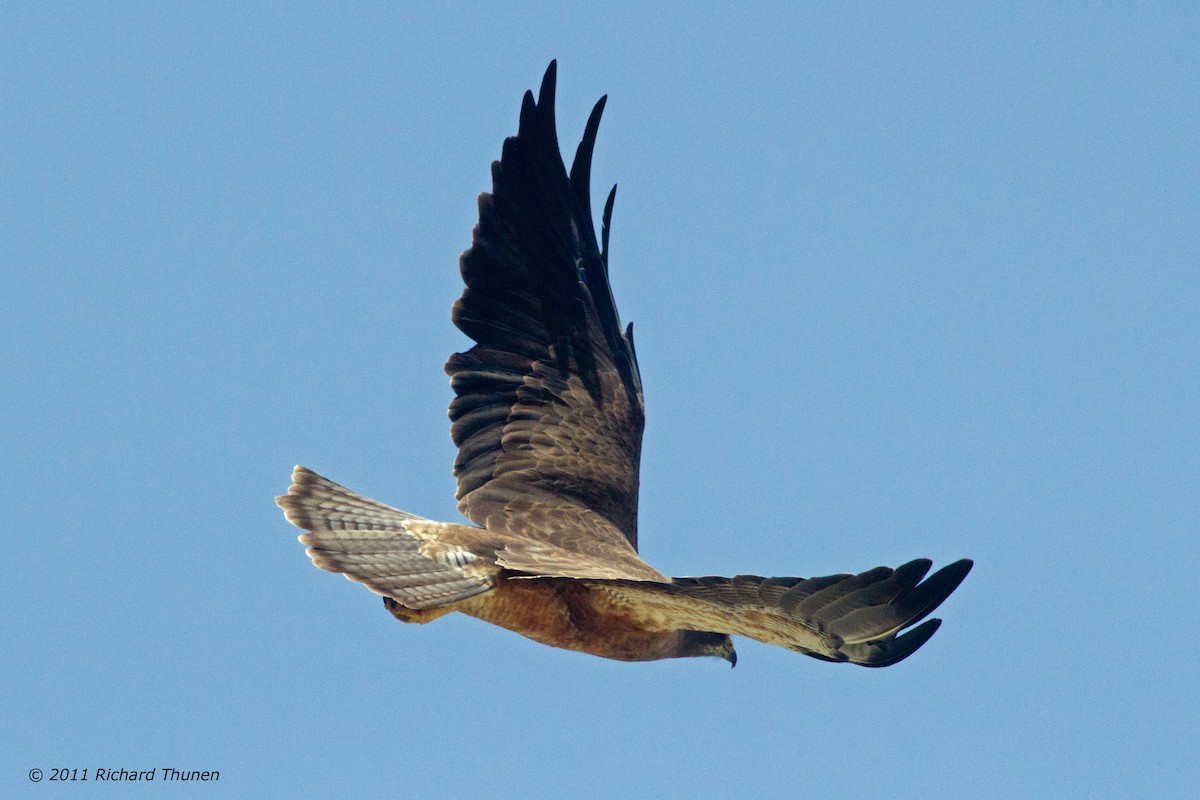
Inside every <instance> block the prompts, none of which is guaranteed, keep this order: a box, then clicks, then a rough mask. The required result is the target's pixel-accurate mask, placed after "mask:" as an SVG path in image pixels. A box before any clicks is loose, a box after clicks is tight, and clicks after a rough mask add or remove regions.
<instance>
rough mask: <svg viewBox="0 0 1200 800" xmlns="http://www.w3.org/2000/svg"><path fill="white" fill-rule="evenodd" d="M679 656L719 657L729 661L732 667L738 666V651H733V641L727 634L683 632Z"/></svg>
mask: <svg viewBox="0 0 1200 800" xmlns="http://www.w3.org/2000/svg"><path fill="white" fill-rule="evenodd" d="M679 656H680V657H687V656H718V657H719V658H723V659H725V660H726V661H728V662H729V665H730V666H732V667H736V666H737V651H736V650H734V649H733V639H731V638H729V634H727V633H713V632H711V631H683V640H682V641H681V642H680V646H679Z"/></svg>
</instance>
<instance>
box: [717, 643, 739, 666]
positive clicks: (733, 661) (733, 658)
mask: <svg viewBox="0 0 1200 800" xmlns="http://www.w3.org/2000/svg"><path fill="white" fill-rule="evenodd" d="M721 658H723V659H725V660H726V661H728V662H729V666H730V668H731V669H732V668H733V667H736V666H737V650H734V649H733V647H732V646H730V648H729V650H728V651H727V652H726V653H725V654H724V655H722V656H721Z"/></svg>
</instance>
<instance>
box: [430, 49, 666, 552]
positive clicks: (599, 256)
mask: <svg viewBox="0 0 1200 800" xmlns="http://www.w3.org/2000/svg"><path fill="white" fill-rule="evenodd" d="M554 83H555V64H554V62H551V64H550V67H549V68H548V69H547V70H546V76H545V78H543V80H542V87H541V91H540V92H539V94H538V99H537V101H536V102H535V101H534V99H533V94H532V93H530V92H526V93H525V98H524V102H523V104H522V106H521V121H520V128H519V130H518V133H517V135H516V136H514V137H510V138H508V139H506V140H505V142H504V150H503V155H502V157H501V159H500V160H499V161H497V162H493V164H492V183H493V187H492V191H491V193H490V194H488V193H484V194H482V195H480V197H479V224H478V225H476V226H475V232H474V239H473V241H472V244H471V248H470V249H469V250H467V251H466V252H465V253H463V255H462V258H461V259H460V262H459V266H460V269H461V271H462V276H463V281H464V283H465V284H466V289H465V290H464V291H463V294H462V297H461V298H460V299H459V300H458V301H457V302H456V303H455V304H454V309H453V312H452V314H451V318H452V319H453V321H454V324H455V325H457V326H458V328H459V329H460V330H461V331H463V333H465V334H467V335H468V336H470V337H471V338H472V339H474V340H475V342H476V345H475V346H474V347H472V348H471V349H470V350H468V351H467V352H465V353H456V354H455V355H453V356H451V357H450V360H449V361H448V362H447V363H446V372H447V374H448V375H450V377H451V385H452V386H453V388H454V392H455V394H456V397H455V399H454V401H453V402H452V403H451V404H450V419H451V422H452V425H451V436H452V438H453V439H454V443H455V444H456V445H457V446H458V448H459V452H458V458H457V459H456V460H455V462H454V474H455V477H457V479H458V493H457V497H458V500H459V505H458V507H459V509H460V510H461V511H462V512H463V513H464V514H465V515H466V516H467V517H468V518H470V519H471V520H472V521H473V522H475V523H476V524H478V525H482V526H484V527H488V528H499V527H507V528H508V529H509V530H512V526H513V525H514V524H517V523H516V522H515V521H514V515H519V514H522V513H525V514H535V515H538V516H540V517H541V518H542V519H543V520H545V519H546V518H547V517H552V516H554V515H555V514H556V513H558V512H559V511H564V512H570V513H567V514H566V516H567V517H571V516H572V514H573V513H574V512H576V511H579V510H583V511H585V512H587V514H590V515H593V516H596V517H599V519H594V520H589V522H588V524H586V525H583V526H582V527H579V526H576V529H575V531H574V533H573V534H570V535H574V536H579V535H585V536H588V537H591V538H592V539H593V540H597V541H599V542H602V543H605V544H608V545H611V546H612V547H614V548H616V549H617V550H624V551H628V550H629V549H630V546H632V548H633V549H634V550H636V547H637V492H638V461H639V459H640V454H641V439H642V427H643V421H644V416H643V403H642V388H641V380H640V378H639V376H638V368H637V359H636V357H635V355H634V351H633V338H632V337H633V332H632V326H630V328H629V329H628V330H626V331H625V332H624V333H622V331H621V324H620V319H619V318H618V316H617V309H616V306H615V304H614V303H613V297H612V292H611V290H610V288H609V284H608V256H607V250H608V226H609V219H610V216H611V212H612V201H613V194H610V195H609V198H608V204H607V205H606V207H605V211H604V220H603V232H602V235H601V238H602V240H603V242H604V245H603V248H601V246H599V245H598V244H597V242H596V234H595V230H594V226H593V222H592V214H591V208H590V202H591V201H590V198H589V191H588V182H589V173H590V169H591V157H592V147H593V145H594V143H595V139H596V129H597V127H598V125H599V123H600V114H601V111H602V110H603V108H604V98H601V100H600V102H598V103H597V104H596V107H595V108H594V109H593V110H592V114H591V116H590V117H589V119H588V122H587V127H586V129H585V131H584V135H583V141H582V142H581V143H580V145H579V149H578V150H577V151H576V154H575V161H574V164H573V166H572V167H571V172H570V174H569V175H568V174H567V171H566V168H565V167H564V165H563V161H562V157H561V155H560V154H559V150H558V136H557V134H556V132H555V124H554ZM615 191H616V189H615V187H614V189H613V192H614V193H615ZM551 527H552V528H553V527H554V526H551ZM548 535H549V536H550V537H551V539H553V538H554V536H555V535H556V534H554V533H553V532H551V533H550V534H548ZM551 544H555V545H563V543H560V542H557V541H553V542H551Z"/></svg>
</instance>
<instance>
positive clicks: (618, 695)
mask: <svg viewBox="0 0 1200 800" xmlns="http://www.w3.org/2000/svg"><path fill="white" fill-rule="evenodd" d="M426 5H427V4H421V5H419V6H418V5H411V6H402V5H399V4H391V3H381V4H354V5H352V6H349V7H346V8H341V9H338V10H331V9H328V8H323V7H319V6H318V7H314V6H309V5H302V4H297V3H286V4H280V5H278V6H273V5H266V6H259V5H256V6H254V7H247V4H244V3H204V4H188V5H186V6H175V5H172V4H157V3H147V4H141V3H139V4H129V5H124V4H122V5H115V4H87V7H86V8H80V7H76V6H61V5H54V4H48V3H12V4H7V5H6V6H5V7H4V8H3V10H0V31H2V33H0V35H2V37H3V46H2V47H0V185H2V187H3V189H2V191H0V269H2V272H3V290H2V291H0V319H2V328H0V331H2V333H0V359H2V360H0V367H2V370H3V376H4V379H3V385H2V387H0V402H2V410H3V418H2V420H3V424H2V425H0V486H2V487H3V488H2V489H0V492H2V493H3V507H4V513H3V515H2V517H0V519H2V523H0V525H2V528H3V536H4V541H5V545H6V547H5V551H6V552H5V555H6V561H7V569H6V570H5V576H4V579H3V581H0V602H2V604H3V606H2V609H0V616H2V618H3V641H4V644H3V647H2V648H0V651H2V652H0V667H2V671H3V680H2V681H0V700H2V702H3V710H2V713H0V726H2V728H0V770H2V774H0V795H3V796H5V797H17V796H31V797H54V796H60V795H62V796H67V795H68V794H69V796H72V797H84V796H92V795H95V794H97V793H100V792H103V793H104V794H105V795H106V796H117V795H124V794H131V795H132V794H134V793H139V794H142V793H144V791H145V790H140V789H138V788H137V787H132V786H124V787H113V786H107V787H100V786H97V785H96V784H95V783H92V784H89V785H88V786H87V787H79V786H72V787H69V788H65V787H63V786H56V785H51V784H50V783H48V782H43V783H41V784H38V785H37V786H34V785H33V784H31V783H30V782H29V779H28V777H27V773H28V771H29V770H30V769H32V768H35V767H36V768H40V769H43V770H45V771H49V770H50V769H51V768H54V767H78V768H84V767H87V768H89V769H93V770H94V769H95V768H96V767H103V768H117V767H123V768H126V769H149V768H151V767H162V766H174V767H177V768H181V769H210V770H219V771H220V773H221V777H220V782H219V784H216V785H210V786H207V787H204V788H203V789H199V788H197V787H195V786H182V785H179V786H174V787H162V786H160V787H158V790H156V791H166V792H168V793H170V794H172V795H174V794H177V793H182V792H187V793H188V794H189V795H195V796H197V797H200V796H203V797H224V796H230V797H233V796H237V797H251V796H257V797H302V796H306V795H313V796H315V795H316V794H317V793H320V794H321V795H322V796H328V797H339V796H344V797H349V796H390V797H431V798H432V797H437V798H441V797H447V798H453V797H467V796H485V797H495V798H570V797H614V798H642V797H650V796H654V797H669V796H684V795H690V796H699V797H739V796H741V797H775V796H779V797H783V796H787V797H792V796H804V797H822V798H854V797H869V796H888V797H924V798H964V797H970V798H1051V797H1053V798H1060V797H1087V798H1106V797H1154V798H1176V797H1178V798H1182V797H1193V796H1195V795H1194V794H1193V793H1194V791H1195V782H1196V779H1197V777H1198V776H1200V755H1198V752H1200V751H1198V749H1197V742H1200V671H1198V667H1200V657H1198V655H1197V653H1198V652H1200V635H1198V633H1197V614H1198V612H1200V599H1198V588H1200V585H1198V579H1197V574H1198V572H1200V563H1198V562H1200V546H1198V545H1197V532H1198V528H1200V238H1198V231H1200V188H1198V187H1200V133H1198V132H1200V88H1198V87H1200V44H1198V43H1200V11H1198V10H1197V7H1196V5H1195V4H1185V3H1180V4H1153V5H1151V4H1128V5H1117V4H1080V5H1079V6H1078V7H1074V8H1066V9H1059V10H1054V11H1046V10H1044V9H1042V8H1041V7H1042V6H1043V5H1044V4H1041V3H1030V4H1016V5H1011V4H1003V5H1002V4H986V5H985V4H966V5H967V6H968V7H966V8H954V7H951V8H947V7H944V6H939V5H918V6H915V7H913V8H912V9H911V10H906V11H903V12H900V11H896V10H895V9H893V8H892V7H890V6H884V5H875V4H873V5H867V6H862V5H859V6H855V7H853V8H849V9H847V8H837V9H835V10H831V9H829V8H826V7H825V6H824V4H820V5H807V6H804V5H793V4H785V3H780V4H774V5H772V4H766V5H764V4H759V5H743V4H738V5H736V6H733V5H732V4H725V5H728V6H729V7H728V8H726V7H718V6H717V5H715V4H714V5H711V6H692V5H681V4H680V5H676V4H654V3H637V4H620V3H618V4H604V5H603V7H600V4H595V5H596V7H595V8H592V9H590V10H584V9H582V8H581V7H579V6H578V5H576V4H571V5H570V6H568V5H558V4H554V3H548V4H547V3H539V4H528V5H526V4H520V3H506V4H502V5H494V6H485V7H477V6H475V5H474V4H459V5H449V4H447V7H446V8H442V9H440V10H430V9H428V8H426ZM428 5H432V4H428ZM439 5H440V4H439ZM552 58H557V59H558V60H559V95H558V119H559V131H560V139H561V143H562V145H563V147H564V149H565V150H567V151H568V152H569V153H573V152H574V147H575V144H576V143H577V141H578V137H579V135H580V133H581V131H582V128H583V123H584V121H585V119H586V116H587V112H588V110H589V109H590V108H591V106H592V104H593V103H594V102H595V100H596V99H597V98H598V97H599V96H600V95H602V94H605V93H607V94H608V95H609V104H608V109H607V112H606V114H605V118H604V121H603V123H602V124H601V128H600V137H599V142H598V145H597V149H596V167H595V174H594V181H593V187H594V192H595V194H596V195H597V196H596V198H595V203H596V204H597V205H599V204H600V203H601V202H602V200H603V193H604V192H605V191H606V189H607V187H608V185H610V184H611V183H614V182H616V183H619V184H620V190H619V192H618V196H617V205H616V213H615V216H614V228H613V237H612V278H613V284H614V291H615V293H616V297H617V301H618V306H619V309H620V312H621V314H622V316H623V318H624V319H625V320H633V321H634V322H635V324H636V328H637V342H638V353H639V356H640V361H641V367H642V374H643V377H644V380H645V387H646V403H647V414H648V425H647V429H646V437H645V451H644V456H643V465H642V466H643V470H642V501H641V537H642V543H643V544H642V554H643V556H644V557H645V558H646V559H647V560H648V561H650V562H651V563H653V564H654V565H656V566H657V567H659V568H661V569H662V570H663V571H664V572H667V573H670V574H676V575H694V574H710V573H722V574H733V573H736V572H750V573H759V574H767V575H797V574H798V575H813V574H827V573H832V572H840V571H858V570H862V569H866V568H868V567H872V566H875V565H877V564H889V565H896V564H898V563H900V562H902V561H905V560H907V559H909V558H913V557H917V556H928V557H931V558H933V559H934V560H935V561H936V562H937V563H938V564H939V565H940V564H944V563H946V562H948V561H950V560H952V559H956V558H959V557H963V556H970V557H973V558H974V559H975V560H976V567H975V571H974V572H973V573H972V574H971V576H970V577H969V578H968V579H967V581H966V582H965V583H964V584H963V586H962V587H961V588H960V589H959V590H958V592H957V593H956V594H954V595H953V597H951V598H950V600H949V601H948V602H947V603H946V604H945V605H944V606H943V607H942V609H941V610H940V611H939V615H940V616H943V617H944V618H945V620H946V622H945V624H944V625H943V627H942V630H941V631H940V632H939V633H938V634H937V635H936V636H935V637H934V638H933V640H932V641H931V642H930V643H929V644H928V645H926V647H925V648H924V649H923V650H921V651H920V652H919V653H917V654H916V655H915V656H914V657H913V658H911V659H909V660H908V661H906V662H904V663H903V664H901V665H899V666H896V667H893V668H890V669H885V670H866V669H857V668H854V667H851V666H835V665H831V664H825V663H820V662H818V661H815V660H812V659H808V658H804V657H802V656H799V655H796V654H793V653H789V652H786V651H784V650H781V649H778V648H773V647H767V646H765V645H759V644H757V643H755V642H751V641H746V640H739V642H738V648H739V652H740V656H741V660H740V662H739V666H738V667H737V669H736V670H733V671H731V670H730V669H729V668H728V666H727V665H726V664H725V663H724V662H722V661H719V660H716V659H692V660H684V661H666V662H658V663H650V664H623V663H617V662H608V661H604V660H601V659H597V658H592V657H589V656H583V655H579V654H575V653H569V652H564V651H558V650H553V649H550V648H547V647H543V646H541V645H537V644H534V643H533V642H530V641H527V640H525V639H522V638H521V637H519V636H517V635H515V634H512V633H509V632H507V631H504V630H501V629H499V628H494V627H491V626H488V625H485V624H483V623H481V622H478V621H476V620H472V619H468V618H466V617H462V616H461V615H455V616H453V617H450V618H445V619H442V620H439V621H438V622H436V623H434V624H432V625H428V626H424V627H417V626H403V625H400V624H399V623H397V622H396V621H394V620H393V619H392V618H391V617H390V616H389V615H388V614H387V613H386V612H385V610H384V609H383V607H382V604H381V602H380V601H379V599H378V598H377V597H375V596H374V595H372V594H370V593H369V592H367V591H366V590H364V589H362V588H361V587H359V586H356V585H354V584H351V583H349V582H347V581H345V580H343V579H341V578H340V577H338V576H335V575H331V574H328V573H324V572H320V571H318V570H316V569H314V568H313V567H312V565H311V564H310V563H309V561H308V559H307V558H306V557H305V555H304V551H303V548H302V547H301V546H300V545H299V544H298V543H297V542H296V535H297V533H298V531H297V530H296V529H294V528H293V527H292V526H291V525H289V524H287V523H286V522H285V520H284V519H283V515H282V514H281V513H280V511H279V510H278V509H277V508H276V507H275V505H274V503H273V497H274V496H275V495H276V494H279V493H280V492H282V491H283V490H285V489H286V487H287V485H288V477H289V472H290V470H291V467H292V465H293V464H296V463H303V464H305V465H307V466H309V467H311V468H313V469H316V470H318V471H320V472H322V473H324V474H326V475H328V476H330V477H331V478H333V479H334V480H337V481H339V482H341V483H344V484H347V485H349V486H351V487H353V488H355V489H357V490H359V491H362V492H364V493H366V494H369V495H371V496H373V497H376V498H378V499H380V500H383V501H385V502H388V503H391V504H393V505H396V506H399V507H401V508H404V509H407V510H409V511H412V512H415V513H417V514H421V515H423V516H427V517H432V518H436V519H445V520H456V519H459V517H458V515H457V512H456V510H455V504H454V499H453V494H454V483H453V479H452V477H451V472H450V468H451V462H452V460H453V457H454V450H453V447H452V445H451V442H450V439H449V435H448V423H447V419H446V405H447V403H448V401H449V399H450V397H451V392H450V388H449V385H448V383H447V379H446V378H445V376H444V375H443V373H442V364H443V362H444V361H445V359H446V357H447V355H448V354H450V353H451V352H452V351H454V350H456V349H462V348H464V346H465V345H466V344H467V342H466V339H465V338H464V337H463V336H461V335H460V334H459V333H458V332H457V331H456V330H455V329H454V328H453V327H452V326H451V325H450V322H449V309H450V304H451V303H452V302H453V300H454V299H455V298H456V297H457V296H458V294H459V291H460V289H461V284H460V281H459V277H458V271H457V258H458V255H459V253H460V252H462V250H463V249H465V248H466V246H467V245H468V244H469V242H470V233H471V226H472V225H473V224H474V221H475V216H476V205H475V202H476V196H477V195H478V193H479V192H480V191H483V190H486V189H488V188H489V187H490V175H489V164H490V162H491V160H492V159H494V158H497V157H498V156H499V154H500V147H501V143H502V141H503V139H504V137H505V136H508V135H510V134H513V133H515V131H516V126H517V113H518V109H519V107H520V101H521V94H522V92H524V90H525V89H527V88H531V87H536V86H537V85H538V82H539V81H540V79H541V76H542V72H543V70H544V69H545V67H546V64H547V63H548V62H549V61H550V59H552Z"/></svg>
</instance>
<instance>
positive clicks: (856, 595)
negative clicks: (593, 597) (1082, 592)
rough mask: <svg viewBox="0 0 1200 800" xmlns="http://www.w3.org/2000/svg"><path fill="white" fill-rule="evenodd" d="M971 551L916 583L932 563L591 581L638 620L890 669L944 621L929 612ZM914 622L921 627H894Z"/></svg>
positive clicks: (952, 585)
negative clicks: (853, 571)
mask: <svg viewBox="0 0 1200 800" xmlns="http://www.w3.org/2000/svg"><path fill="white" fill-rule="evenodd" d="M971 564H972V562H971V561H970V559H962V560H961V561H956V562H954V563H953V564H949V565H947V566H945V567H942V568H941V569H940V570H938V571H937V572H935V573H934V574H933V575H930V576H929V577H928V578H927V579H925V580H924V581H922V580H921V579H922V578H924V577H925V574H926V573H927V572H928V571H929V568H930V566H932V562H930V561H929V560H928V559H924V558H921V559H916V560H915V561H910V562H908V563H907V564H905V565H903V566H901V567H897V568H896V569H892V568H890V567H876V568H875V569H871V570H867V571H866V572H863V573H860V574H858V575H829V576H827V577H822V578H807V579H805V578H763V577H760V576H758V575H738V576H736V577H733V578H720V577H706V578H673V579H671V582H670V583H654V582H649V581H605V582H600V581H597V582H590V583H593V585H596V586H600V587H602V588H604V589H605V590H606V591H607V592H608V593H609V594H610V595H612V596H613V597H615V598H616V599H617V600H618V601H619V602H621V603H623V604H625V605H626V606H627V607H628V608H629V610H630V613H631V614H633V615H635V616H636V617H637V618H638V619H639V620H640V621H641V622H642V623H643V624H646V625H648V626H652V627H656V628H662V629H666V630H669V629H672V628H675V629H687V630H700V631H714V632H718V633H730V634H738V635H741V636H748V637H750V638H751V639H757V640H758V641H760V642H766V643H767V644H776V645H780V646H782V647H786V648H788V649H789V650H795V651H797V652H801V653H805V654H807V655H810V656H813V657H814V658H819V659H822V660H825V661H849V662H851V663H854V664H861V665H862V666H864V667H886V666H889V665H891V664H895V663H897V662H898V661H902V660H904V659H905V658H907V657H908V656H910V655H912V654H913V653H914V652H915V651H916V650H917V648H919V647H920V646H921V645H923V644H925V642H926V641H928V640H929V637H930V636H933V634H934V632H935V631H937V629H938V626H939V625H941V620H939V619H931V620H929V621H927V622H924V623H923V624H920V625H917V623H919V622H921V620H923V619H925V617H926V616H928V615H929V614H930V613H931V612H932V611H933V610H934V609H935V608H937V607H938V606H939V605H941V603H942V601H943V600H945V599H946V598H947V597H949V596H950V593H951V592H953V591H954V590H955V589H956V588H958V585H959V584H960V583H962V580H963V578H965V577H966V576H967V573H968V572H970V571H971ZM913 625H917V627H915V628H913V629H912V630H910V631H908V632H907V633H904V634H901V635H897V634H900V632H901V631H903V630H904V629H906V628H909V627H911V626H913Z"/></svg>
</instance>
